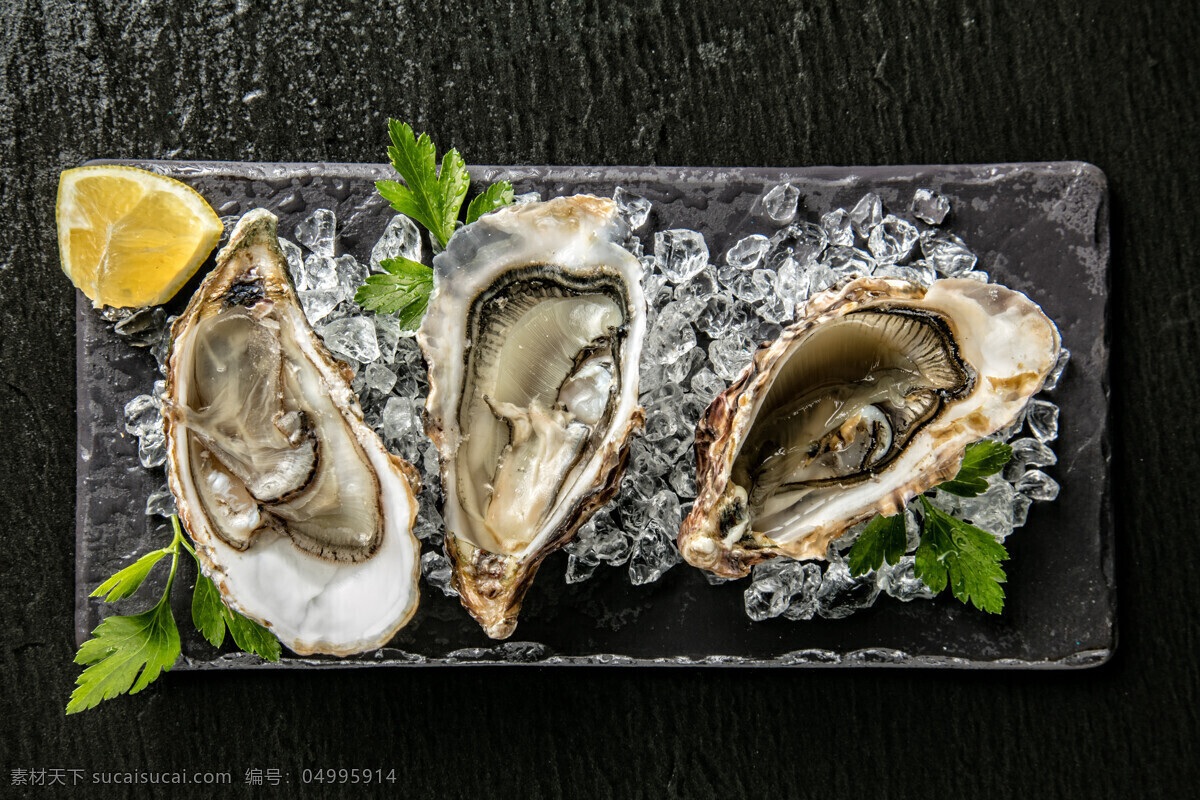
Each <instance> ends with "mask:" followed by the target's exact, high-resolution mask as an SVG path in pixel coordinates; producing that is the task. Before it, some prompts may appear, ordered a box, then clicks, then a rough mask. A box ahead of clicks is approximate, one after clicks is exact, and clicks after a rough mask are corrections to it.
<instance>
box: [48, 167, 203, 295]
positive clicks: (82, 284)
mask: <svg viewBox="0 0 1200 800" xmlns="http://www.w3.org/2000/svg"><path fill="white" fill-rule="evenodd" d="M56 211H57V218H58V250H59V256H60V257H61V258H62V268H63V272H65V273H67V277H68V278H70V279H71V282H72V283H74V284H75V285H76V286H77V287H79V289H80V290H82V291H83V293H84V294H85V295H87V296H88V299H90V300H91V301H92V304H93V305H94V306H95V307H96V308H100V307H101V306H129V307H143V306H156V305H161V304H162V303H165V302H166V301H167V300H170V299H171V297H172V296H173V295H174V294H175V293H176V292H177V291H179V288H180V287H181V286H183V284H185V283H186V282H187V280H188V278H190V277H192V275H193V274H195V272H196V270H197V269H198V268H199V267H200V265H201V264H202V263H204V259H205V258H207V257H208V254H209V253H211V252H212V250H213V248H214V247H216V246H217V241H218V240H219V239H220V238H221V232H222V225H221V220H220V219H219V218H218V217H217V214H216V212H214V211H213V210H212V207H211V206H209V204H208V203H207V202H205V200H204V198H203V197H201V196H200V195H199V193H197V192H196V190H195V189H192V188H191V187H190V186H187V185H186V184H183V183H180V182H179V181H177V180H174V179H172V178H167V177H164V176H162V175H156V174H154V173H153V172H146V171H145V170H140V169H134V168H133V167H119V166H96V167H79V168H78V169H69V170H67V171H66V172H64V173H63V174H62V176H61V177H60V178H59V182H58V205H57V209H56Z"/></svg>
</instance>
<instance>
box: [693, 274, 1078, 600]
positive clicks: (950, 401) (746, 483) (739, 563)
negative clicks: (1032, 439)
mask: <svg viewBox="0 0 1200 800" xmlns="http://www.w3.org/2000/svg"><path fill="white" fill-rule="evenodd" d="M1058 352H1059V335H1058V329H1057V328H1056V327H1055V326H1054V323H1052V322H1051V321H1050V320H1049V319H1048V318H1047V317H1046V315H1045V314H1043V313H1042V310H1041V309H1040V308H1039V307H1038V306H1037V305H1036V304H1034V303H1033V302H1032V301H1030V300H1029V298H1027V297H1025V296H1024V295H1023V294H1021V293H1019V292H1015V291H1012V290H1010V289H1007V288H1005V287H1003V286H998V285H995V284H982V283H978V282H976V281H970V280H954V279H948V280H940V281H936V282H934V283H933V285H932V286H930V287H929V289H928V290H926V289H924V288H923V287H921V286H918V285H916V284H911V283H907V282H905V281H899V280H885V279H881V278H860V279H858V280H855V281H852V282H850V283H848V284H846V285H844V286H841V287H835V288H834V289H832V290H830V291H828V292H824V293H822V294H820V295H817V296H815V297H813V298H812V299H811V300H810V301H809V304H808V306H807V309H806V314H805V316H804V317H803V318H802V319H800V320H799V321H798V322H796V323H795V324H793V325H792V326H790V327H789V328H787V329H786V330H785V331H784V332H783V334H782V335H781V336H780V337H779V338H778V339H777V340H776V341H774V342H771V343H768V344H765V345H763V346H762V348H760V349H759V350H758V352H757V353H755V355H754V359H753V361H752V362H751V363H750V365H749V366H748V367H747V368H746V371H745V372H744V373H742V375H741V376H740V378H739V379H738V380H737V381H736V382H735V383H734V384H733V385H732V386H730V387H729V388H728V389H727V390H726V391H725V392H723V393H722V394H720V395H718V396H717V398H716V399H715V400H714V401H713V403H712V404H711V405H710V406H709V407H708V410H707V411H706V412H705V415H704V417H703V418H702V419H701V421H700V424H699V427H698V429H697V432H696V465H697V478H696V484H697V498H696V503H695V505H694V506H693V508H692V511H691V513H690V514H689V515H688V517H687V519H685V520H684V522H683V525H682V526H681V528H680V533H679V549H680V552H681V553H682V554H683V557H684V558H685V559H686V560H687V561H688V562H689V563H690V564H693V565H695V566H697V567H701V568H703V569H707V570H711V571H712V572H714V573H716V574H718V575H722V576H726V577H741V576H743V575H746V574H747V573H748V572H749V570H750V567H751V566H753V565H754V564H756V563H758V562H760V561H763V560H765V559H768V558H772V557H774V556H777V555H787V556H791V557H792V558H798V559H806V558H814V559H821V558H824V556H825V551H826V548H827V546H828V544H829V542H830V541H832V540H833V539H835V538H837V537H838V536H840V535H841V534H842V533H843V532H844V531H845V530H846V529H847V528H849V527H851V526H852V525H855V524H856V523H858V522H861V521H864V520H867V519H870V518H871V517H873V516H874V515H875V514H877V513H879V514H884V515H885V516H890V515H892V514H895V513H896V512H897V511H899V510H900V509H902V508H903V507H904V505H905V504H906V503H907V502H908V501H909V500H911V499H912V498H913V497H915V496H916V495H918V494H920V493H921V492H924V491H926V490H927V489H930V488H932V487H933V486H935V485H937V484H938V483H941V482H942V481H944V480H947V479H949V478H951V477H953V476H954V474H955V473H956V472H957V470H958V467H959V465H960V464H961V462H962V458H963V452H964V449H965V448H966V446H967V445H968V444H970V443H972V442H974V441H977V440H979V439H982V438H983V437H985V436H987V435H988V434H991V433H993V432H995V431H997V430H1000V429H1001V428H1004V427H1006V426H1007V425H1009V424H1011V423H1012V421H1013V420H1014V419H1015V418H1016V415H1017V414H1018V413H1019V412H1020V411H1021V409H1022V408H1024V406H1025V404H1026V403H1027V402H1028V401H1029V398H1030V397H1032V396H1033V395H1034V394H1036V393H1037V391H1038V390H1039V389H1040V388H1041V386H1042V383H1043V381H1044V380H1045V379H1046V376H1047V375H1048V374H1049V372H1050V370H1051V369H1052V368H1053V366H1054V363H1055V360H1056V358H1057V356H1058Z"/></svg>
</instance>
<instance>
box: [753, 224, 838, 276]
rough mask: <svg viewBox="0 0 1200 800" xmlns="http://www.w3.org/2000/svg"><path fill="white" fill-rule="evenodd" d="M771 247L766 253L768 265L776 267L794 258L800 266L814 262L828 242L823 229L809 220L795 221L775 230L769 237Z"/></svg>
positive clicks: (827, 236)
mask: <svg viewBox="0 0 1200 800" xmlns="http://www.w3.org/2000/svg"><path fill="white" fill-rule="evenodd" d="M770 242H771V249H770V250H769V251H768V254H767V263H768V265H769V266H771V267H773V268H776V269H778V267H779V265H780V264H781V263H783V262H784V261H785V260H786V259H788V258H791V259H794V260H795V262H796V263H797V264H799V265H800V266H801V267H807V266H809V265H810V264H813V263H815V262H816V260H817V259H818V258H819V257H820V255H821V253H822V252H824V250H825V247H826V246H827V245H828V244H829V235H828V234H827V233H825V229H824V228H822V227H821V226H819V225H814V224H813V223H811V222H797V223H795V224H794V225H788V226H787V227H786V228H783V229H782V230H779V231H776V233H775V235H774V236H772V237H771V240H770Z"/></svg>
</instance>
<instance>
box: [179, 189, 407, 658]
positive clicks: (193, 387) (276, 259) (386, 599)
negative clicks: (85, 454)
mask: <svg viewBox="0 0 1200 800" xmlns="http://www.w3.org/2000/svg"><path fill="white" fill-rule="evenodd" d="M275 229H276V219H275V217H274V216H273V215H272V214H270V213H269V212H267V211H264V210H255V211H251V212H249V213H247V214H246V215H245V216H243V217H242V218H241V220H239V221H238V223H237V226H236V227H235V228H234V230H233V233H232V235H231V236H230V240H229V244H228V245H227V246H226V247H225V248H224V249H223V250H222V251H221V252H220V253H219V254H218V256H217V263H216V267H215V268H214V269H213V271H212V272H211V273H210V274H209V275H208V277H207V278H205V280H204V283H203V284H202V285H201V286H200V288H199V289H198V290H197V291H196V294H195V295H194V296H193V297H192V299H191V302H190V303H189V304H188V307H187V310H186V311H184V313H183V315H182V316H180V317H179V319H178V320H176V321H175V324H174V325H173V327H172V330H171V351H170V357H169V361H168V374H167V398H166V402H165V404H164V406H165V407H164V417H165V428H166V436H167V453H168V470H169V482H170V486H171V491H172V493H173V494H174V496H175V501H176V504H177V505H178V508H179V515H180V518H181V519H182V521H183V524H184V526H185V527H186V528H187V530H188V532H189V533H190V534H191V537H192V540H193V541H194V542H195V545H196V554H197V556H198V557H199V559H200V562H201V565H202V568H203V570H204V573H205V574H206V575H207V576H208V577H209V578H211V579H212V580H213V582H214V584H216V586H217V588H218V590H219V591H220V592H221V596H222V598H223V599H224V600H225V602H226V603H227V604H228V605H229V606H230V607H231V608H234V609H236V610H237V611H239V612H241V613H242V614H244V615H246V616H247V617H249V618H251V619H254V620H256V621H258V622H259V623H261V624H263V625H265V626H266V627H267V628H269V629H270V630H271V631H272V633H274V634H275V635H276V636H278V637H279V639H280V641H281V642H283V644H285V645H286V646H287V647H288V648H289V649H291V650H292V651H293V652H295V653H297V654H299V655H308V654H311V653H329V654H334V655H348V654H351V653H357V652H361V651H364V650H371V649H374V648H377V647H381V646H382V645H383V644H385V643H386V642H387V641H388V640H389V639H390V638H391V637H392V636H393V635H394V634H395V632H396V631H397V630H399V629H400V628H401V627H403V625H404V624H405V623H406V622H407V621H408V620H409V619H410V618H411V617H412V615H413V613H414V612H415V610H416V607H417V598H418V592H417V579H418V576H419V574H420V558H419V549H418V544H417V541H416V539H415V537H414V536H413V535H412V528H413V523H414V521H415V518H416V509H417V503H416V499H415V497H414V494H413V492H414V487H417V488H419V486H420V481H419V478H418V477H417V474H416V472H415V471H414V470H413V468H412V467H411V466H410V465H409V464H408V463H407V462H405V461H403V460H401V459H399V458H397V457H395V456H393V455H391V454H389V453H388V452H387V450H385V449H384V447H383V444H382V442H380V440H379V437H378V436H376V435H375V433H374V431H372V430H371V429H370V428H369V427H368V426H367V425H366V424H364V422H363V420H362V410H361V408H360V407H359V404H358V399H357V398H356V397H355V395H354V392H353V391H352V390H351V388H350V379H351V377H352V375H351V374H350V371H349V369H348V368H347V367H346V366H345V365H344V364H342V363H341V362H339V361H336V360H335V359H334V358H333V357H332V356H331V355H330V353H329V351H328V350H327V349H326V348H325V346H324V345H323V344H322V343H321V341H320V340H319V339H318V338H317V336H316V335H315V334H314V333H313V330H312V328H311V327H310V326H309V324H308V322H307V320H306V319H305V317H304V313H303V311H302V310H301V308H300V305H299V303H298V302H297V298H296V293H295V290H294V288H293V287H292V285H291V282H290V280H289V278H288V273H287V261H286V259H285V257H284V255H283V253H282V251H281V250H280V247H279V240H278V239H277V238H276V230H275Z"/></svg>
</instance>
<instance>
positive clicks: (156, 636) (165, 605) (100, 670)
mask: <svg viewBox="0 0 1200 800" xmlns="http://www.w3.org/2000/svg"><path fill="white" fill-rule="evenodd" d="M176 558H178V555H176ZM173 572H174V571H173V570H172V573H173ZM172 577H174V575H173V574H172ZM170 588H171V586H170V582H169V581H168V583H167V591H166V592H165V593H164V594H163V596H162V599H160V600H159V601H158V604H157V605H155V606H154V607H153V608H151V609H150V610H149V611H144V612H142V613H141V614H135V615H133V616H131V617H108V618H107V619H105V620H104V621H103V622H101V623H100V624H99V625H98V626H96V630H94V631H92V636H93V637H95V638H92V639H89V640H87V641H86V642H84V643H83V646H81V647H80V648H79V652H78V653H77V654H76V656H75V663H76V664H89V665H90V666H89V667H88V668H87V669H85V670H84V671H83V672H82V673H81V674H80V675H79V677H78V678H77V679H76V680H75V683H76V684H77V685H76V687H75V691H73V692H71V699H70V701H69V702H68V703H67V713H68V714H75V713H78V712H80V711H86V710H88V709H89V708H93V707H95V706H96V705H98V704H99V703H100V702H101V701H103V700H108V699H110V698H113V697H116V696H117V695H119V694H124V693H125V692H129V693H130V694H137V693H138V692H140V691H141V690H142V689H145V688H146V686H148V685H149V684H150V683H151V682H152V681H153V680H154V679H155V678H157V677H158V676H159V673H161V672H166V671H168V670H170V669H171V666H172V665H173V664H174V663H175V659H177V658H178V657H179V629H178V628H176V627H175V618H174V617H173V616H171V603H170V599H169V596H170Z"/></svg>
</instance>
